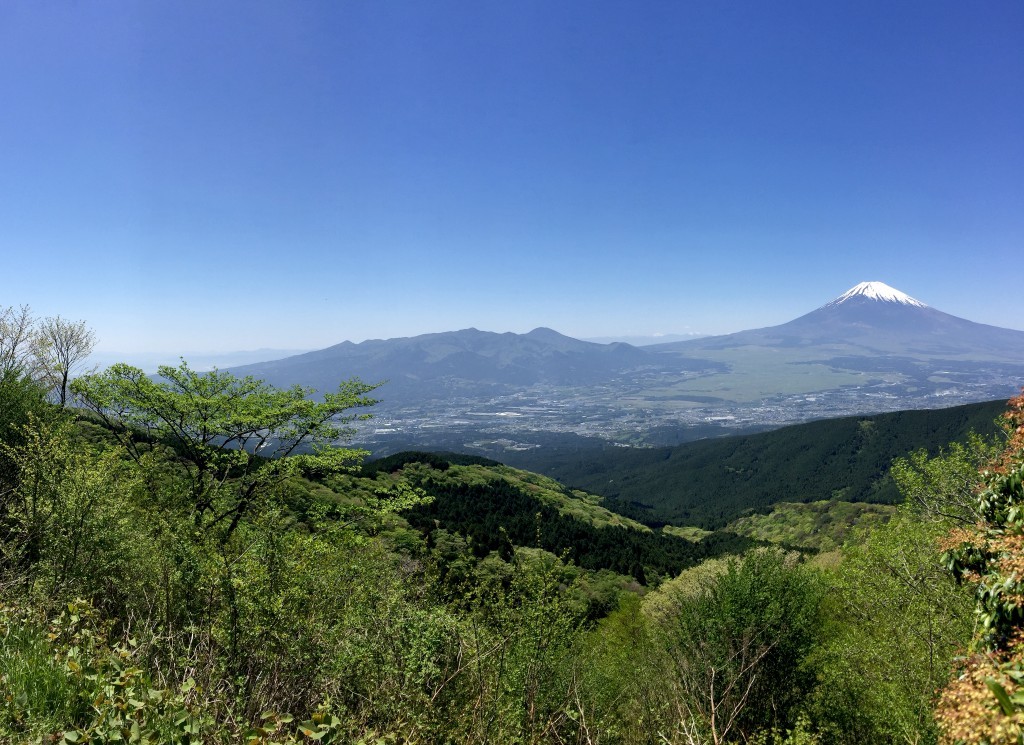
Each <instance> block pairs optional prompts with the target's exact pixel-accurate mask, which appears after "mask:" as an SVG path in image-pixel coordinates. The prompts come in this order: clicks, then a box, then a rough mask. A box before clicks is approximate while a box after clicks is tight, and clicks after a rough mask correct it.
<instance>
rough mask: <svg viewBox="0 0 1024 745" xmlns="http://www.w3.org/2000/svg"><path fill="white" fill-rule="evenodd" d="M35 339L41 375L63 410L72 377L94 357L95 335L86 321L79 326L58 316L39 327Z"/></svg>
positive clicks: (79, 323) (48, 319)
mask: <svg viewBox="0 0 1024 745" xmlns="http://www.w3.org/2000/svg"><path fill="white" fill-rule="evenodd" d="M36 339H37V349H38V351H37V353H36V354H37V357H38V358H39V362H40V365H39V367H40V369H41V373H42V375H43V376H44V377H45V380H46V382H47V383H48V384H49V385H50V386H51V388H52V390H54V391H55V392H56V394H57V401H58V403H60V405H61V406H62V407H63V406H64V404H65V403H66V401H67V394H68V382H69V380H70V379H71V375H72V373H73V372H74V371H75V369H76V368H78V367H80V365H81V364H82V362H84V361H85V359H86V358H87V357H88V356H89V355H90V354H92V350H93V347H95V346H96V334H95V333H94V332H93V330H92V329H90V328H88V327H87V326H86V325H85V321H78V322H77V323H76V322H74V321H68V320H66V319H64V318H61V317H60V316H57V317H55V318H47V319H46V320H45V321H43V322H42V323H40V324H39V326H38V329H37V331H36Z"/></svg>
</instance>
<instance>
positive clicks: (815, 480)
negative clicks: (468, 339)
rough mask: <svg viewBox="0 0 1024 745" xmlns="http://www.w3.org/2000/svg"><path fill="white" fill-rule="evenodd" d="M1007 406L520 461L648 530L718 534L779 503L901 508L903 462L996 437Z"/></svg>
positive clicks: (804, 426) (829, 423) (552, 454)
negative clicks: (899, 466) (892, 471)
mask: <svg viewBox="0 0 1024 745" xmlns="http://www.w3.org/2000/svg"><path fill="white" fill-rule="evenodd" d="M1004 405H1005V404H1004V402H1003V401H993V402H989V403H985V404H969V405H966V406H956V407H953V408H950V409H936V410H928V411H900V412H895V413H891V414H878V415H875V416H870V417H844V418H841V419H829V420H825V421H819V422H810V423H807V424H798V425H793V426H791V427H783V428H782V429H778V430H774V431H772V432H763V433H759V434H754V435H742V436H736V437H723V438H719V439H714V440H702V441H699V442H691V443H686V444H684V445H680V446H678V447H672V448H618V447H611V446H608V447H605V448H602V449H600V450H575V451H570V450H567V449H564V450H558V449H553V450H548V451H547V452H545V451H539V452H538V453H536V454H534V453H531V454H528V455H527V456H523V457H520V458H518V459H517V460H516V463H517V464H519V465H520V466H521V467H525V468H529V469H531V470H534V471H539V472H541V473H544V474H546V475H548V476H551V477H552V478H555V479H558V480H559V481H561V482H562V483H564V484H570V485H572V486H575V487H578V488H580V489H585V490H587V491H589V492H593V493H595V494H600V495H602V496H604V497H606V498H607V500H608V501H607V504H608V506H609V507H612V508H613V509H616V510H617V511H619V512H622V513H623V514H625V515H628V516H630V517H632V518H634V519H636V520H639V521H641V522H644V523H647V524H650V525H658V524H661V523H671V524H675V525H697V526H700V527H704V528H712V529H713V528H721V527H724V526H725V525H726V524H728V523H729V522H731V521H732V520H734V519H736V518H737V517H740V516H741V515H742V514H743V513H744V512H745V511H748V510H752V511H757V512H761V511H764V512H767V511H770V508H771V507H772V505H775V504H778V503H779V502H816V501H821V500H829V499H841V500H843V501H847V502H875V503H881V504H895V503H896V502H897V501H899V498H900V495H899V491H898V489H897V488H896V484H895V483H894V482H893V481H892V479H891V478H890V477H889V475H888V470H889V466H890V464H891V463H892V461H893V459H894V458H898V457H901V456H905V455H907V454H908V453H910V452H911V451H913V450H917V449H920V448H924V449H925V450H927V451H928V452H930V453H935V452H937V451H938V450H939V448H940V447H941V446H943V445H945V444H947V443H950V442H953V441H960V440H964V439H965V438H966V437H967V435H968V433H970V432H977V433H979V434H982V435H986V436H988V435H991V434H993V433H994V432H995V431H996V426H995V423H994V422H995V419H996V417H997V416H998V415H999V413H1000V412H1001V411H1002V409H1003V407H1004Z"/></svg>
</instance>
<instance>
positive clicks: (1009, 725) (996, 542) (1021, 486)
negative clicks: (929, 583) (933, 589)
mask: <svg viewBox="0 0 1024 745" xmlns="http://www.w3.org/2000/svg"><path fill="white" fill-rule="evenodd" d="M1003 428H1004V431H1005V432H1006V434H1007V437H1008V440H1007V444H1006V449H1005V450H1004V451H1003V452H1002V454H1001V455H1000V456H999V457H998V458H997V459H996V460H995V461H994V462H993V463H992V464H991V465H990V466H989V467H988V468H986V469H985V470H983V471H982V472H981V481H982V484H983V488H982V489H980V490H979V491H978V492H977V494H976V495H975V510H976V512H977V514H978V517H979V520H978V523H977V524H976V525H975V526H973V527H971V528H956V529H954V530H953V531H951V532H950V533H949V535H948V536H947V538H946V542H945V548H946V552H945V553H944V554H943V561H944V563H945V565H946V568H947V569H948V570H949V571H950V572H952V574H953V576H954V577H955V578H956V579H957V581H962V582H966V583H968V584H970V585H974V586H975V588H976V590H975V615H976V618H977V622H978V623H977V631H976V632H975V637H974V645H973V646H974V650H973V651H974V654H973V655H971V656H969V657H967V658H966V660H965V662H964V666H963V669H962V671H961V674H960V675H959V676H958V677H957V678H956V679H955V680H953V681H952V682H950V683H949V685H947V686H946V688H945V690H943V691H942V695H941V699H940V702H939V707H938V711H937V713H936V718H937V720H938V723H939V726H940V728H941V730H942V732H943V738H944V742H948V743H979V744H980V743H989V744H991V745H994V744H995V743H1019V742H1024V395H1022V396H1018V397H1017V398H1014V399H1012V400H1011V401H1010V403H1009V409H1008V411H1007V413H1006V414H1005V416H1004V418H1003Z"/></svg>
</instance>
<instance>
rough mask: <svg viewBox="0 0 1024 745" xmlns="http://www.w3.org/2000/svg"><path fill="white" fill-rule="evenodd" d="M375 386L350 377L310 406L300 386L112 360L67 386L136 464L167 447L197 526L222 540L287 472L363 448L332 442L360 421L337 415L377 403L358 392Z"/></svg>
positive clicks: (337, 467)
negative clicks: (152, 370) (150, 369)
mask: <svg viewBox="0 0 1024 745" xmlns="http://www.w3.org/2000/svg"><path fill="white" fill-rule="evenodd" d="M376 387H377V386H376V385H370V384H367V383H363V382H361V381H360V380H358V379H356V378H354V379H351V380H348V381H345V382H343V383H341V385H340V386H339V388H338V391H337V392H336V393H328V394H326V395H324V397H323V401H322V402H316V401H313V400H312V399H311V398H310V396H311V395H312V394H313V393H314V391H313V390H312V389H309V388H303V387H301V386H295V387H293V388H290V389H287V390H279V389H276V388H274V387H273V386H271V385H269V384H267V383H265V382H263V381H260V380H255V379H254V378H252V377H245V378H238V377H236V376H234V375H232V374H230V373H227V372H221V371H219V370H213V371H212V372H208V373H203V374H200V373H198V372H195V371H194V370H192V369H191V368H189V366H188V364H187V363H186V362H185V361H184V360H182V362H181V364H180V365H179V366H178V367H170V366H162V367H160V368H159V379H158V380H154V379H151V378H150V377H148V376H146V375H145V374H144V373H143V372H142V370H140V369H138V368H136V367H131V366H130V365H125V364H118V365H113V366H112V367H110V368H109V369H108V370H106V371H105V372H103V373H101V374H92V375H84V376H82V377H80V378H77V379H76V380H75V381H73V382H72V384H71V390H72V392H73V393H74V394H75V395H77V396H78V397H79V398H80V400H81V401H82V403H83V405H84V406H86V407H87V408H88V409H91V410H92V411H93V412H95V413H96V415H98V416H99V417H100V418H101V419H102V420H103V421H104V422H105V423H106V424H107V425H108V426H110V427H111V429H112V430H113V431H114V433H115V435H116V436H117V438H118V439H119V441H120V442H121V444H122V445H124V447H125V449H126V450H127V452H128V453H129V454H130V455H131V457H132V458H133V459H135V460H136V461H138V462H140V463H145V462H152V453H153V452H154V449H157V450H158V449H159V448H160V447H170V448H171V449H172V451H173V457H172V458H170V459H169V462H170V463H171V464H173V466H174V467H176V469H177V471H178V473H179V475H180V476H182V478H183V481H184V484H185V492H186V495H187V498H188V500H189V506H190V508H191V510H192V515H193V519H194V521H195V525H196V527H198V528H203V529H204V530H207V531H214V530H216V531H219V534H220V539H221V540H222V541H226V540H227V538H228V537H229V536H230V535H231V534H232V533H233V532H234V530H235V528H236V527H237V526H238V523H239V521H240V520H241V519H242V518H243V517H244V516H245V515H246V513H247V512H248V511H249V510H250V509H251V508H252V507H253V506H254V503H255V502H256V501H257V500H258V499H259V498H260V497H261V496H263V495H265V494H266V493H267V492H268V490H269V489H270V488H272V487H273V486H274V485H275V484H277V483H280V482H281V481H283V480H284V479H286V478H288V477H289V476H290V475H292V474H295V473H297V472H299V471H307V472H309V471H314V472H317V473H321V474H324V473H333V472H339V471H342V470H345V469H346V468H348V467H350V466H351V465H353V464H354V463H356V462H357V461H358V460H359V459H361V458H362V456H363V455H365V452H364V451H361V450H354V449H350V448H338V447H332V445H333V443H335V442H337V441H339V440H344V439H347V438H348V437H349V436H350V435H351V434H352V433H353V431H354V430H352V429H350V428H349V427H348V426H347V425H348V424H350V423H351V422H352V421H354V420H356V419H366V418H368V417H369V415H368V414H365V415H359V416H356V415H346V414H345V412H346V411H348V410H349V409H352V408H361V407H366V406H371V405H373V404H374V403H376V401H374V400H373V399H371V398H368V397H367V396H366V394H367V393H369V392H370V391H372V390H374V389H375V388H376ZM140 435H142V437H140ZM285 456H291V457H285ZM150 471H151V472H152V469H150Z"/></svg>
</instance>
